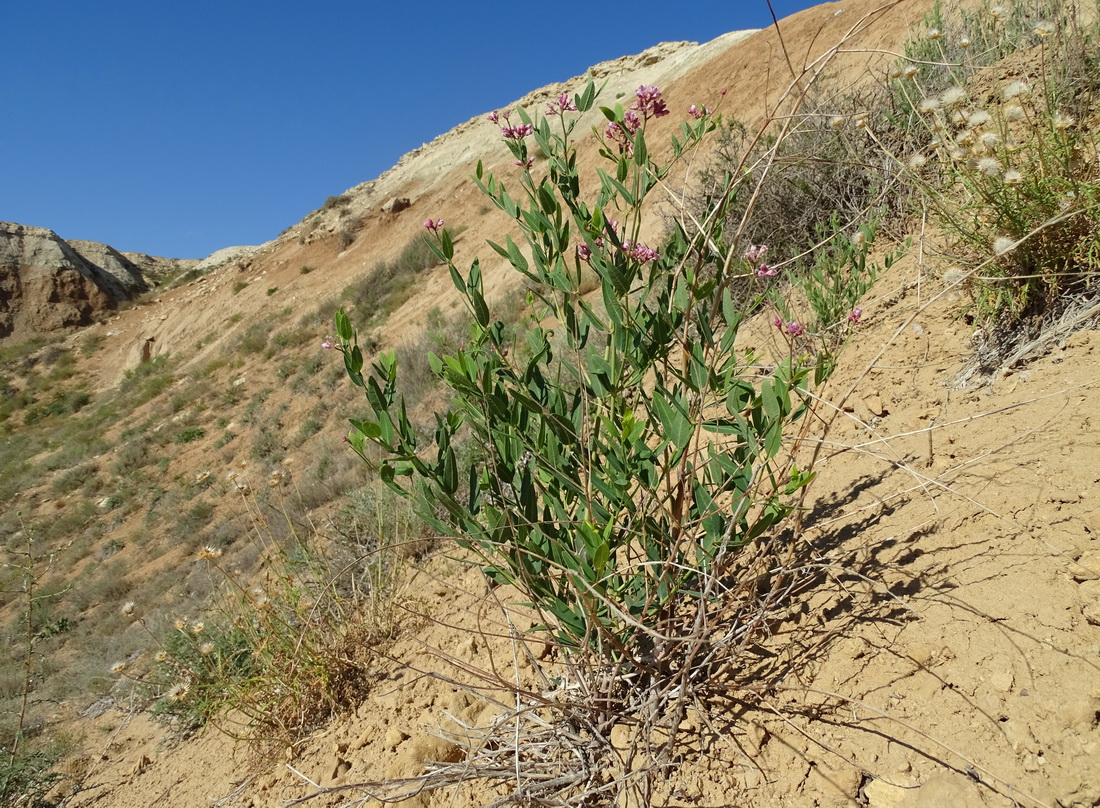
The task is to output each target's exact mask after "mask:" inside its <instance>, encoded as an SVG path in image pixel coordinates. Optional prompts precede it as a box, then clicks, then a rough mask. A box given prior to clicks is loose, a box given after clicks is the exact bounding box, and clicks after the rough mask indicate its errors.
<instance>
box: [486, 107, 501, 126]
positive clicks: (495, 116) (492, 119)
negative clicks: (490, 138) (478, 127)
mask: <svg viewBox="0 0 1100 808" xmlns="http://www.w3.org/2000/svg"><path fill="white" fill-rule="evenodd" d="M486 117H487V118H488V119H489V123H497V122H498V121H499V120H500V113H499V112H497V111H496V110H493V111H492V112H490V113H489V114H488V115H487V116H486Z"/></svg>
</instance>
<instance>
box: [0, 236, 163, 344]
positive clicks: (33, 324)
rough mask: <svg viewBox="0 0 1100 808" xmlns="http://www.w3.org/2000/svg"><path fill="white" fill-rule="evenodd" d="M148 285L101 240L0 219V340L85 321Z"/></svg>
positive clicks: (80, 323)
mask: <svg viewBox="0 0 1100 808" xmlns="http://www.w3.org/2000/svg"><path fill="white" fill-rule="evenodd" d="M147 288H148V287H147V285H146V282H145V279H144V278H143V277H142V274H141V271H140V269H139V268H138V267H137V265H136V264H134V262H133V261H131V260H130V259H128V258H126V257H125V256H123V255H122V254H121V253H119V252H117V251H116V250H114V249H112V248H110V247H108V246H107V245H105V244H98V243H96V242H91V241H79V242H75V245H74V244H69V243H68V242H66V241H65V240H64V239H62V238H59V237H58V235H57V234H56V233H54V232H53V231H52V230H48V229H46V228H44V227H30V226H27V225H21V224H12V223H9V222H0V339H4V338H7V337H13V336H14V337H24V336H30V335H32V334H39V333H43V332H49V331H56V330H58V329H62V328H68V327H71V326H80V325H88V324H89V323H91V322H92V321H93V319H94V318H95V317H96V316H97V315H98V314H99V313H100V312H102V311H104V310H106V309H110V308H114V307H115V306H117V305H118V304H119V303H120V302H122V301H124V300H128V299H130V298H132V297H134V296H136V295H137V294H140V293H141V292H143V291H145V290H146V289H147Z"/></svg>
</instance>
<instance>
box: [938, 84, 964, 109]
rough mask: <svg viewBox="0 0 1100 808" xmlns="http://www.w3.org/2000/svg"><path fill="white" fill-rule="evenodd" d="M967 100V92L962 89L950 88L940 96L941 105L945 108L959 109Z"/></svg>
mask: <svg viewBox="0 0 1100 808" xmlns="http://www.w3.org/2000/svg"><path fill="white" fill-rule="evenodd" d="M965 100H966V90H964V89H963V88H962V87H949V88H947V89H946V90H944V91H943V94H942V95H941V96H940V103H941V104H943V105H944V106H945V107H957V106H958V105H959V104H961V103H962V102H963V101H965Z"/></svg>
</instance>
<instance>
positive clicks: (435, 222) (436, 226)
mask: <svg viewBox="0 0 1100 808" xmlns="http://www.w3.org/2000/svg"><path fill="white" fill-rule="evenodd" d="M424 226H425V227H426V228H428V229H429V230H431V231H432V234H433V235H436V236H438V235H439V231H440V230H442V229H443V220H442V219H428V220H427V221H425V222H424Z"/></svg>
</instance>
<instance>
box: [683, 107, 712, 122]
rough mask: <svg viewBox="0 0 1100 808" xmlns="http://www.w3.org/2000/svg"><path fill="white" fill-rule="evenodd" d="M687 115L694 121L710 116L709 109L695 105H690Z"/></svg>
mask: <svg viewBox="0 0 1100 808" xmlns="http://www.w3.org/2000/svg"><path fill="white" fill-rule="evenodd" d="M688 115H690V116H691V117H692V118H695V119H696V120H698V119H699V118H705V117H706V116H707V115H710V107H699V106H696V105H695V104H692V105H691V106H690V107H688Z"/></svg>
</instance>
